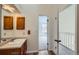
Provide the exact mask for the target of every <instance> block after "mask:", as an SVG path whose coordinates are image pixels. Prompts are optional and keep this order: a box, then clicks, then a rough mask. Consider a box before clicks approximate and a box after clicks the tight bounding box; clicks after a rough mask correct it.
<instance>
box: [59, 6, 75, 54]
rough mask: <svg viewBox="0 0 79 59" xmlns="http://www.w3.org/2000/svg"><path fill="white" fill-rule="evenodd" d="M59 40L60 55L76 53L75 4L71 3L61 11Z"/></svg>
mask: <svg viewBox="0 0 79 59" xmlns="http://www.w3.org/2000/svg"><path fill="white" fill-rule="evenodd" d="M59 40H61V42H60V43H59V44H58V45H59V49H58V52H59V54H60V55H72V54H74V53H75V5H69V6H68V7H67V8H65V9H64V10H63V11H61V12H60V13H59Z"/></svg>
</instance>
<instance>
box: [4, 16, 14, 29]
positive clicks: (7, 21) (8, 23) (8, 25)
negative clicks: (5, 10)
mask: <svg viewBox="0 0 79 59" xmlns="http://www.w3.org/2000/svg"><path fill="white" fill-rule="evenodd" d="M3 24H4V30H12V29H13V17H12V16H4V23H3Z"/></svg>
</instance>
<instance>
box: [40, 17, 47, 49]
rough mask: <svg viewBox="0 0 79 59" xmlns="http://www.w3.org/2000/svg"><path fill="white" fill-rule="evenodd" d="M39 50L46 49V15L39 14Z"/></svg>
mask: <svg viewBox="0 0 79 59" xmlns="http://www.w3.org/2000/svg"><path fill="white" fill-rule="evenodd" d="M39 50H47V16H39Z"/></svg>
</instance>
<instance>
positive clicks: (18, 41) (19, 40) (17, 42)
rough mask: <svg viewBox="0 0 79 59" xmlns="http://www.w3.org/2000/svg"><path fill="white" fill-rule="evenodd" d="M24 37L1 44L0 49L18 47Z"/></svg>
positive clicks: (23, 40)
mask: <svg viewBox="0 0 79 59" xmlns="http://www.w3.org/2000/svg"><path fill="white" fill-rule="evenodd" d="M25 41H26V39H15V40H14V41H10V42H8V43H6V44H4V45H2V46H0V49H13V48H20V47H21V46H22V45H23V43H24V42H25Z"/></svg>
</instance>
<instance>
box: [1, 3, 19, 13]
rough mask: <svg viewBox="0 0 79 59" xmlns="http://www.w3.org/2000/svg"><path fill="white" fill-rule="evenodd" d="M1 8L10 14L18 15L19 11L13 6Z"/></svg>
mask: <svg viewBox="0 0 79 59" xmlns="http://www.w3.org/2000/svg"><path fill="white" fill-rule="evenodd" d="M2 8H3V9H4V10H6V11H8V12H11V13H20V11H19V10H18V9H17V8H16V6H15V5H13V4H3V5H2Z"/></svg>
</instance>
